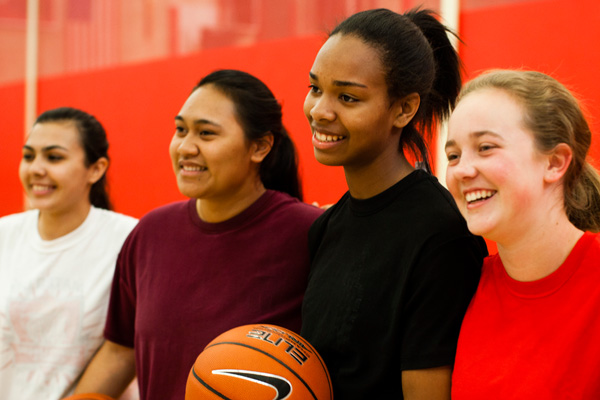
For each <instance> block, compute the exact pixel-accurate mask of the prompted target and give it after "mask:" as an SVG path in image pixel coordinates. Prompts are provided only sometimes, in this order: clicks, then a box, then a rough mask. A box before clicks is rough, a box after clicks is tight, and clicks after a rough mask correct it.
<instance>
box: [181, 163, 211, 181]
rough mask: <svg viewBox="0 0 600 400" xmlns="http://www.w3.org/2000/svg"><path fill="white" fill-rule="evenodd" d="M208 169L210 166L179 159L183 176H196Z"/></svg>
mask: <svg viewBox="0 0 600 400" xmlns="http://www.w3.org/2000/svg"><path fill="white" fill-rule="evenodd" d="M206 171H208V168H207V167H206V166H204V165H202V164H199V163H195V162H190V161H185V160H182V161H179V174H180V175H181V176H189V177H196V176H198V175H201V174H203V173H204V172H206Z"/></svg>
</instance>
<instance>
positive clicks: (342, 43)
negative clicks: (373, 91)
mask: <svg viewBox="0 0 600 400" xmlns="http://www.w3.org/2000/svg"><path fill="white" fill-rule="evenodd" d="M311 73H313V74H315V75H316V76H317V78H318V79H319V81H321V80H337V81H345V82H359V83H363V84H367V85H369V84H370V85H369V86H373V85H385V72H384V68H383V64H382V62H381V54H380V52H379V51H378V50H377V49H376V48H375V47H373V46H370V45H368V44H366V43H365V42H364V41H363V40H362V39H360V38H358V37H357V36H354V35H343V34H340V33H338V34H335V35H333V36H331V37H330V38H329V39H327V41H326V42H325V44H323V46H322V47H321V49H320V50H319V52H318V53H317V56H316V58H315V61H314V64H313V66H312V68H311Z"/></svg>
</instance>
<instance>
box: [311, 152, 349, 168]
mask: <svg viewBox="0 0 600 400" xmlns="http://www.w3.org/2000/svg"><path fill="white" fill-rule="evenodd" d="M315 159H316V160H317V161H318V162H319V163H320V164H323V165H327V166H328V167H339V166H343V165H344V163H343V162H341V161H339V160H336V159H335V157H332V156H330V155H328V154H323V153H321V152H319V151H318V150H315Z"/></svg>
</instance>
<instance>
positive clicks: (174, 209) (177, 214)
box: [138, 200, 193, 226]
mask: <svg viewBox="0 0 600 400" xmlns="http://www.w3.org/2000/svg"><path fill="white" fill-rule="evenodd" d="M190 202H193V200H182V201H176V202H174V203H169V204H166V205H164V206H160V207H157V208H155V209H154V210H151V211H149V212H148V213H147V214H146V215H144V216H143V217H142V218H140V222H139V224H138V225H139V226H146V225H155V224H161V223H164V222H165V221H169V220H172V219H173V218H181V217H185V216H187V215H189V208H190V206H191V205H190Z"/></svg>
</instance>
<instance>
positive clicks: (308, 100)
mask: <svg viewBox="0 0 600 400" xmlns="http://www.w3.org/2000/svg"><path fill="white" fill-rule="evenodd" d="M313 106H314V101H313V99H312V96H311V95H310V93H309V94H307V95H306V98H305V99H304V115H305V116H306V118H308V119H309V120H311V119H312V117H311V115H310V110H312V108H313Z"/></svg>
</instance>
